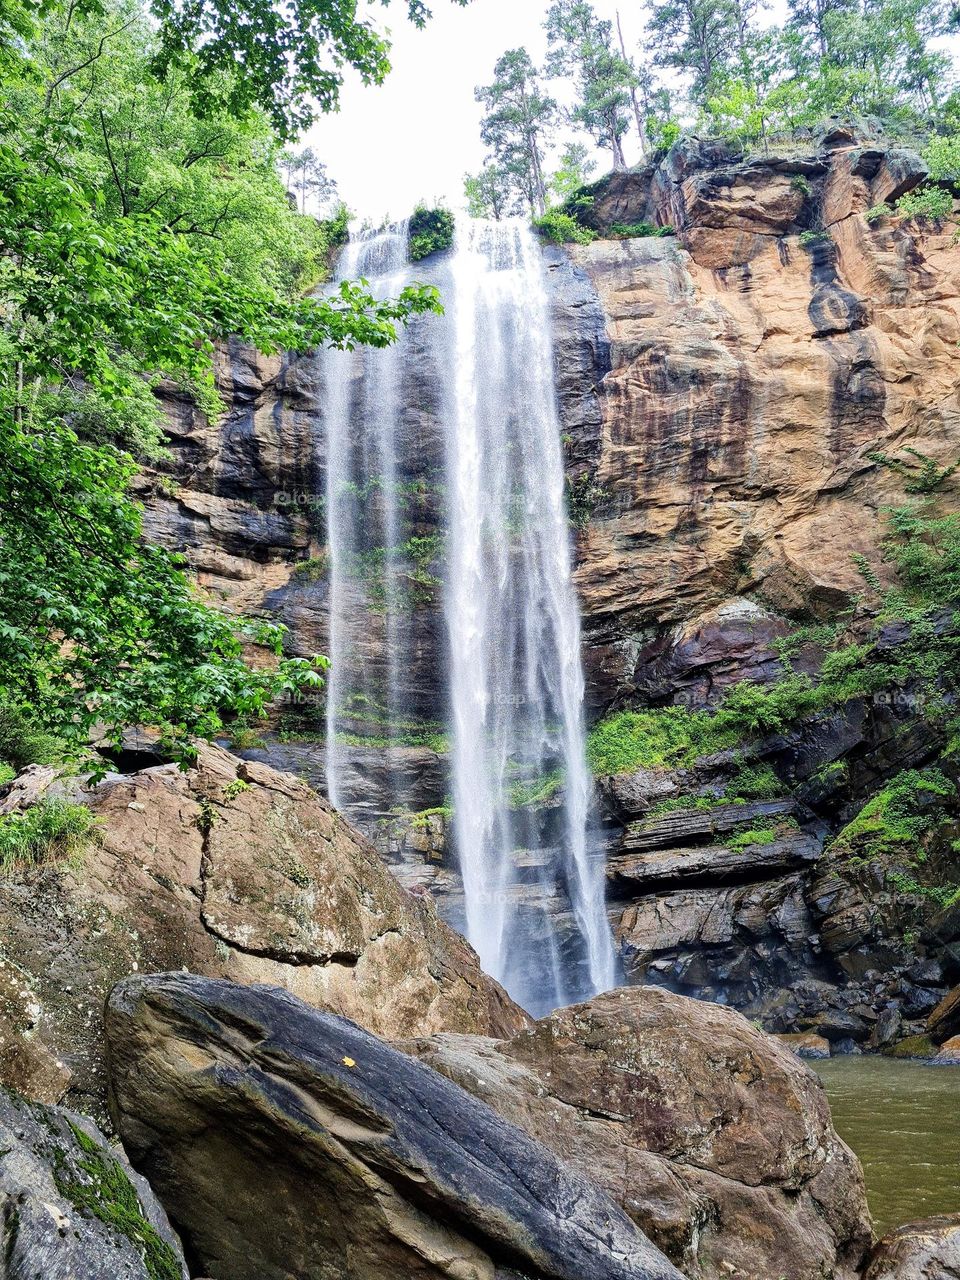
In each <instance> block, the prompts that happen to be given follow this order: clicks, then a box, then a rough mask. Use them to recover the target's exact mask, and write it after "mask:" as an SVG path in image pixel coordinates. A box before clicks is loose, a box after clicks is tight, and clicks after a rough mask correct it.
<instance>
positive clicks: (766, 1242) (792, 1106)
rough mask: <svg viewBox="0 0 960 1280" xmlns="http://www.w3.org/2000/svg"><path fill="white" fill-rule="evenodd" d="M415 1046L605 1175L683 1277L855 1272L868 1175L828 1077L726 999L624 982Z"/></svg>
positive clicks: (812, 1277)
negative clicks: (475, 1031) (504, 1030)
mask: <svg viewBox="0 0 960 1280" xmlns="http://www.w3.org/2000/svg"><path fill="white" fill-rule="evenodd" d="M411 1047H412V1048H413V1049H414V1051H415V1052H417V1053H418V1054H419V1055H420V1056H421V1057H423V1058H424V1059H425V1060H426V1061H428V1062H429V1063H430V1064H431V1066H433V1067H435V1068H436V1069H437V1070H439V1071H442V1072H444V1074H446V1075H448V1076H450V1078H451V1079H453V1080H455V1081H457V1082H458V1083H459V1084H461V1085H462V1086H463V1087H464V1088H467V1089H470V1090H471V1091H472V1092H474V1093H476V1094H477V1095H478V1096H479V1097H481V1098H483V1099H484V1101H486V1102H488V1103H489V1104H490V1106H492V1107H494V1108H495V1109H496V1110H498V1111H499V1112H500V1113H501V1114H502V1115H503V1116H504V1117H505V1118H506V1119H508V1120H511V1121H513V1122H514V1123H516V1124H521V1125H523V1127H524V1128H526V1129H527V1130H528V1131H529V1132H530V1133H532V1134H533V1135H534V1136H535V1137H537V1138H539V1139H540V1141H542V1142H544V1143H546V1144H548V1145H549V1146H551V1147H552V1148H553V1149H554V1150H555V1151H556V1152H557V1153H558V1154H560V1155H562V1157H563V1158H564V1160H566V1161H568V1162H570V1163H571V1164H572V1165H573V1166H574V1167H576V1168H579V1169H581V1170H582V1171H583V1172H585V1173H589V1174H590V1176H591V1177H593V1178H595V1179H596V1180H597V1181H599V1182H600V1183H601V1185H602V1186H604V1187H605V1188H606V1189H607V1190H608V1191H609V1192H610V1194H611V1195H612V1196H613V1197H614V1199H616V1200H617V1201H618V1203H620V1204H621V1205H622V1206H623V1207H624V1209H625V1210H626V1211H627V1212H628V1213H629V1214H630V1215H631V1217H632V1218H633V1219H634V1220H635V1221H636V1222H637V1223H638V1224H639V1225H640V1226H641V1227H642V1228H643V1230H644V1231H645V1232H646V1233H647V1234H648V1235H649V1236H650V1237H651V1238H652V1239H653V1240H654V1242H655V1243H656V1244H658V1245H659V1246H660V1248H662V1249H663V1250H664V1252H666V1253H668V1254H669V1256H670V1257H671V1258H672V1259H673V1261H674V1262H676V1264H677V1265H678V1266H679V1267H680V1268H681V1270H682V1271H683V1272H684V1274H685V1275H687V1276H688V1277H691V1278H693V1280H715V1278H716V1280H720V1278H722V1277H727V1276H732V1275H741V1276H744V1277H751V1278H754V1277H756V1278H757V1280H771V1277H778V1276H789V1277H790V1280H821V1277H822V1276H824V1275H830V1276H833V1277H834V1278H835V1280H846V1278H848V1277H849V1278H851V1280H852V1277H854V1276H856V1275H857V1274H858V1272H859V1267H860V1264H861V1261H862V1258H863V1256H864V1253H865V1251H866V1249H867V1248H868V1247H869V1243H870V1229H869V1220H868V1216H867V1211H866V1204H865V1200H864V1192H863V1182H862V1174H861V1171H860V1167H859V1164H858V1162H857V1160H856V1159H855V1157H854V1156H853V1155H852V1154H851V1152H850V1151H849V1150H848V1149H847V1147H846V1146H845V1145H844V1144H843V1143H842V1142H841V1141H840V1140H839V1139H838V1137H837V1135H836V1133H835V1132H834V1130H833V1127H832V1124H831V1121H830V1113H829V1109H828V1107H827V1103H826V1099H825V1096H824V1093H823V1088H822V1085H821V1083H820V1081H819V1079H818V1077H817V1076H815V1075H814V1074H813V1073H812V1072H811V1071H810V1070H809V1069H808V1068H807V1067H805V1066H804V1065H803V1064H802V1063H801V1062H799V1061H798V1060H797V1058H796V1057H795V1056H794V1055H793V1054H792V1053H791V1052H789V1051H788V1049H787V1048H785V1047H784V1046H783V1045H781V1044H779V1043H777V1041H776V1040H774V1039H773V1038H771V1037H769V1036H766V1035H764V1034H763V1033H762V1032H760V1031H758V1030H757V1029H756V1028H755V1027H753V1026H751V1025H750V1024H749V1023H748V1022H747V1021H746V1020H745V1019H744V1018H742V1017H741V1016H740V1015H739V1014H736V1013H734V1012H733V1011H732V1010H729V1009H723V1008H720V1007H718V1006H716V1005H711V1004H706V1003H704V1002H701V1001H695V1000H685V999H683V998H681V997H678V996H674V995H671V994H669V993H668V992H665V991H662V990H659V989H657V988H655V987H639V988H625V989H620V990H617V991H611V992H607V993H605V994H604V995H600V996H596V997H594V998H593V999H592V1000H590V1001H588V1002H587V1003H585V1004H580V1005H575V1006H573V1007H571V1008H568V1009H560V1010H558V1011H557V1012H555V1013H553V1014H551V1015H550V1016H549V1017H547V1018H543V1019H541V1021H539V1022H538V1023H536V1024H535V1025H534V1026H533V1027H532V1028H531V1029H530V1030H529V1031H528V1032H525V1033H523V1034H521V1035H519V1036H515V1037H514V1038H513V1039H511V1040H507V1041H500V1042H494V1041H490V1040H483V1039H479V1038H478V1037H466V1036H444V1035H441V1036H435V1037H431V1038H430V1039H429V1040H425V1041H419V1042H417V1043H415V1044H414V1045H412V1046H411Z"/></svg>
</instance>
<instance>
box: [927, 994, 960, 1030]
mask: <svg viewBox="0 0 960 1280" xmlns="http://www.w3.org/2000/svg"><path fill="white" fill-rule="evenodd" d="M927 1030H928V1031H929V1033H930V1037H931V1039H933V1040H935V1041H936V1042H937V1043H938V1044H942V1043H943V1041H944V1040H950V1039H952V1037H953V1036H957V1035H960V987H954V988H953V990H952V991H951V992H949V993H948V994H947V995H945V996H944V997H943V999H942V1000H941V1001H940V1003H939V1004H938V1005H937V1006H936V1008H935V1009H933V1010H932V1011H931V1013H930V1016H929V1017H928V1018H927Z"/></svg>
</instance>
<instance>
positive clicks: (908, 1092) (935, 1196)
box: [810, 1055, 960, 1235]
mask: <svg viewBox="0 0 960 1280" xmlns="http://www.w3.org/2000/svg"><path fill="white" fill-rule="evenodd" d="M810 1065H811V1066H813V1067H814V1069H815V1070H816V1072H817V1074H818V1075H819V1076H820V1077H821V1079H822V1080H823V1083H824V1086H825V1088H826V1091H827V1097H828V1098H829V1099H830V1110H831V1111H832V1112H833V1123H834V1125H835V1127H836V1130H837V1132H838V1133H839V1134H840V1137H841V1138H842V1139H843V1140H844V1142H846V1143H847V1145H848V1146H849V1147H851V1148H852V1149H853V1150H854V1151H855V1152H856V1154H857V1155H858V1156H859V1158H860V1161H861V1162H862V1164H863V1171H864V1176H865V1178H866V1184H867V1200H868V1201H869V1204H870V1210H871V1212H872V1214H873V1217H874V1224H875V1226H876V1230H877V1233H878V1234H879V1235H883V1234H884V1233H885V1232H887V1231H890V1230H891V1229H892V1228H893V1227H898V1226H900V1225H901V1224H902V1223H904V1222H910V1221H911V1220H913V1219H915V1218H928V1217H930V1215H931V1214H934V1213H960V1067H928V1066H925V1065H924V1064H923V1063H920V1062H916V1061H913V1062H911V1061H899V1060H897V1059H895V1058H882V1057H872V1056H867V1055H864V1056H862V1057H858V1056H850V1057H839V1058H831V1059H830V1060H829V1061H824V1062H816V1063H811V1064H810Z"/></svg>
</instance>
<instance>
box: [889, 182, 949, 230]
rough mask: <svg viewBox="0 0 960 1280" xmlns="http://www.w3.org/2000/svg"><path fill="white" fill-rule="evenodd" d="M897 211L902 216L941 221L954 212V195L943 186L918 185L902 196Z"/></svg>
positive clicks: (927, 220)
mask: <svg viewBox="0 0 960 1280" xmlns="http://www.w3.org/2000/svg"><path fill="white" fill-rule="evenodd" d="M897 213H898V214H899V215H900V217H901V218H916V219H917V220H919V221H924V222H940V221H942V220H943V219H944V218H949V217H950V215H951V213H953V196H952V195H951V194H950V192H949V191H946V190H944V188H943V187H932V186H925V187H917V188H916V189H915V190H914V191H908V192H907V193H906V195H902V196H901V197H900V199H899V200H898V201H897Z"/></svg>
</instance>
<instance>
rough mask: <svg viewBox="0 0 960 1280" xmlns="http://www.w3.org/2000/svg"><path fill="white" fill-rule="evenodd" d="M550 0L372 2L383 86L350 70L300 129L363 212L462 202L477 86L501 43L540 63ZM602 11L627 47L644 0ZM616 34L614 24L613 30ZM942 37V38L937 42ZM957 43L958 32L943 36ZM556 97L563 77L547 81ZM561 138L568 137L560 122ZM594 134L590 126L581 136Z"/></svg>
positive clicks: (781, 3) (771, 7) (480, 151)
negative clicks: (421, 24) (330, 108)
mask: <svg viewBox="0 0 960 1280" xmlns="http://www.w3.org/2000/svg"><path fill="white" fill-rule="evenodd" d="M548 3H549V0H471V2H470V3H469V4H468V5H467V6H466V7H463V8H462V7H460V6H459V5H457V4H452V3H450V2H449V0H432V6H433V17H432V18H431V20H430V21H429V22H428V23H427V25H426V27H425V28H424V29H423V30H422V31H418V30H417V29H416V28H415V27H413V26H412V25H411V24H410V23H409V22H408V21H407V20H406V17H405V12H406V6H405V3H404V0H393V3H392V4H391V5H390V7H389V8H387V9H384V8H382V7H380V6H377V8H376V9H375V10H374V11H373V12H374V13H375V15H376V20H377V21H378V22H380V23H382V24H383V25H384V26H385V27H389V29H390V32H391V37H392V44H393V52H392V55H391V61H392V64H393V70H392V71H391V72H390V74H389V75H388V77H387V79H386V81H385V83H384V84H383V85H382V86H380V87H379V88H372V87H368V86H365V85H363V84H362V83H361V82H360V80H359V77H357V76H355V75H352V74H351V75H350V76H349V78H348V79H347V81H346V84H345V85H344V89H343V93H342V97H341V110H340V112H339V113H338V114H336V115H332V116H327V117H325V118H323V119H322V120H320V121H319V122H318V123H317V124H316V125H315V126H314V127H313V129H311V130H310V133H309V134H308V135H307V137H306V138H304V140H303V141H304V143H305V144H309V145H310V146H312V147H313V148H314V149H315V150H316V152H317V155H318V156H319V158H321V159H322V160H323V161H324V163H325V164H326V165H327V169H328V171H329V173H330V175H331V177H333V178H334V179H336V181H337V183H338V185H339V188H340V195H341V196H342V198H343V199H344V200H345V201H346V202H347V204H348V205H349V207H350V209H351V210H352V211H353V212H354V213H355V214H356V215H357V216H358V217H359V218H360V219H361V220H363V219H366V218H369V219H371V220H372V221H374V222H377V223H379V222H380V221H381V219H382V218H384V217H386V216H389V217H397V218H399V217H405V216H406V215H407V214H409V213H410V212H411V211H412V210H413V207H414V206H415V205H416V203H417V201H418V200H424V201H426V203H427V204H428V205H433V204H435V203H437V202H439V201H443V202H445V203H447V204H449V205H451V206H452V207H459V206H462V204H463V175H464V173H467V172H476V171H477V170H478V169H479V168H480V166H481V164H482V163H483V159H484V148H483V146H482V145H481V143H480V106H479V104H478V103H477V102H475V101H474V97H473V90H474V86H476V85H478V84H489V82H490V80H491V79H492V78H493V64H494V63H495V62H496V60H497V58H498V57H499V56H500V54H501V53H503V52H504V50H505V49H511V48H516V47H518V46H520V45H522V46H524V47H525V48H526V49H527V50H528V51H529V53H530V55H531V57H532V58H533V60H534V62H535V63H537V65H540V64H541V63H542V61H543V57H544V54H545V52H546V38H545V36H544V32H543V20H544V16H545V14H546V10H547V7H548ZM594 7H595V9H596V10H597V12H598V13H599V14H600V16H601V17H605V18H609V19H610V20H611V21H613V20H614V18H615V15H616V11H617V8H618V7H619V10H620V19H621V22H622V25H623V35H624V39H625V41H626V45H627V52H628V54H633V53H635V52H636V51H637V48H638V46H639V44H640V42H641V40H642V38H643V34H644V21H643V14H644V10H645V9H646V7H647V6H646V5H645V4H642V3H641V2H640V0H619V3H618V0H594ZM785 12H786V0H770V3H769V4H768V5H767V8H766V13H765V15H764V18H765V20H766V22H774V21H778V20H782V18H783V16H784V14H785ZM614 34H616V33H614ZM938 43H940V42H938ZM942 43H943V45H944V46H945V47H952V49H953V51H954V54H955V56H956V51H957V49H958V47H960V40H958V38H957V37H953V38H951V39H950V40H947V41H943V42H942ZM550 88H551V91H552V92H553V93H554V96H556V97H557V98H559V99H561V100H562V99H563V98H564V93H563V86H558V85H556V84H555V83H551V85H550ZM559 134H560V139H561V141H563V140H565V139H567V138H572V137H573V136H574V135H573V133H572V131H571V130H570V129H569V127H567V128H562V129H561V130H560V131H559ZM576 136H577V137H578V139H579V140H580V141H584V142H586V141H588V139H587V138H586V136H585V135H582V134H577V135H576ZM624 150H625V152H626V157H627V163H628V164H632V163H634V162H635V161H636V160H637V159H638V158H639V143H638V139H637V138H636V130H635V129H634V130H632V131H631V134H629V135H628V136H627V137H626V138H625V139H624ZM596 154H597V159H598V161H599V163H598V165H597V168H596V170H595V171H594V175H593V176H594V177H599V176H600V175H601V174H602V173H606V172H607V171H608V169H609V168H610V163H609V153H607V152H602V153H601V152H597V153H596Z"/></svg>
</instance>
